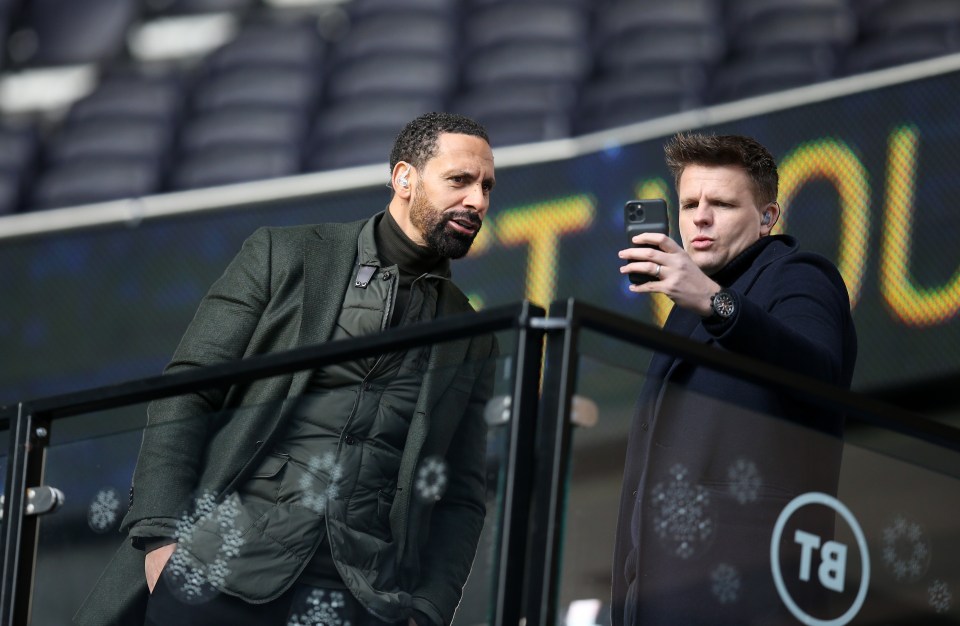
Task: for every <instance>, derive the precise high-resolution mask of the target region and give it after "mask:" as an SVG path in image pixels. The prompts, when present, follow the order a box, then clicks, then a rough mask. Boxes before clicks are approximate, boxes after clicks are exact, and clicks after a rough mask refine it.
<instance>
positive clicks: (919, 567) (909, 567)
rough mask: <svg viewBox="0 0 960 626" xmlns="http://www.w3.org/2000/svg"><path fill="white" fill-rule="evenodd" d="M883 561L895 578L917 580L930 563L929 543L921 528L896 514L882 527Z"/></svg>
mask: <svg viewBox="0 0 960 626" xmlns="http://www.w3.org/2000/svg"><path fill="white" fill-rule="evenodd" d="M883 562H884V564H885V565H886V566H887V569H888V570H890V572H891V573H892V574H893V576H894V578H896V579H897V580H907V581H915V580H918V579H919V578H920V577H921V576H922V575H923V574H924V572H926V570H927V567H928V566H929V564H930V544H929V542H928V541H927V539H926V536H925V534H924V532H923V529H922V528H921V527H920V525H919V524H917V523H916V522H911V521H909V520H908V519H907V518H905V517H904V516H902V515H898V516H897V517H896V518H895V519H894V520H893V522H892V523H891V524H890V525H889V526H887V527H886V528H884V529H883Z"/></svg>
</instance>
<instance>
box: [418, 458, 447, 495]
mask: <svg viewBox="0 0 960 626" xmlns="http://www.w3.org/2000/svg"><path fill="white" fill-rule="evenodd" d="M413 487H414V489H415V490H416V494H417V497H419V498H420V499H421V500H423V501H424V502H436V501H437V500H439V499H440V498H442V497H443V494H444V493H445V492H446V491H447V463H446V461H444V460H443V459H441V458H440V457H436V456H431V457H427V458H426V459H424V460H423V463H421V464H420V469H418V470H417V478H416V480H415V481H414V483H413Z"/></svg>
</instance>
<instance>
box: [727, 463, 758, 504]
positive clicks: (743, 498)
mask: <svg viewBox="0 0 960 626" xmlns="http://www.w3.org/2000/svg"><path fill="white" fill-rule="evenodd" d="M727 479H729V481H730V493H731V494H732V495H733V497H735V498H736V499H737V502H739V503H740V504H747V503H748V502H755V501H756V499H757V496H758V495H760V487H761V485H763V481H762V480H761V479H760V471H759V470H757V465H756V463H754V462H753V461H748V460H747V459H743V458H740V459H737V460H736V461H734V462H733V465H731V466H730V467H729V468H727Z"/></svg>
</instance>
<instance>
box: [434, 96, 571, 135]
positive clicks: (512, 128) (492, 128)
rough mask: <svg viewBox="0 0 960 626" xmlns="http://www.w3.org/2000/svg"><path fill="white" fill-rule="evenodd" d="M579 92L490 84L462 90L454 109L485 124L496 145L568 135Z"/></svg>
mask: <svg viewBox="0 0 960 626" xmlns="http://www.w3.org/2000/svg"><path fill="white" fill-rule="evenodd" d="M576 98H577V92H576V90H575V89H573V88H572V87H565V86H562V85H561V86H556V85H536V84H532V85H524V84H507V85H500V86H498V85H490V86H489V88H485V89H484V88H479V89H475V90H472V91H467V92H464V93H462V94H461V95H460V96H459V97H458V98H457V99H456V100H455V101H454V103H453V105H452V106H451V109H452V110H453V111H456V112H458V113H462V114H464V115H467V116H469V117H471V118H473V119H476V120H477V121H478V122H480V123H482V124H483V125H484V126H486V128H487V131H488V132H489V134H490V141H491V144H492V145H494V146H503V145H512V144H519V143H532V142H535V141H545V140H550V139H560V138H564V137H569V136H570V134H571V132H572V125H573V120H572V117H571V116H572V114H573V112H574V111H575V106H576Z"/></svg>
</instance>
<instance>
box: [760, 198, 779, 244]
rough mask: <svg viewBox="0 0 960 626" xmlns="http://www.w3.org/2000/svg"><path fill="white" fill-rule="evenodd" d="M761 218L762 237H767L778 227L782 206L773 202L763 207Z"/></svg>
mask: <svg viewBox="0 0 960 626" xmlns="http://www.w3.org/2000/svg"><path fill="white" fill-rule="evenodd" d="M760 216H761V217H760V236H761V237H766V236H767V235H769V234H770V231H772V230H773V227H774V226H776V225H777V222H779V221H780V204H778V203H777V202H771V203H770V204H768V205H767V206H765V207H763V212H762V213H761V214H760Z"/></svg>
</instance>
